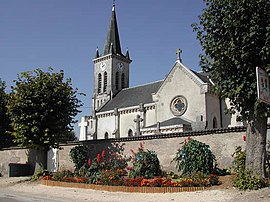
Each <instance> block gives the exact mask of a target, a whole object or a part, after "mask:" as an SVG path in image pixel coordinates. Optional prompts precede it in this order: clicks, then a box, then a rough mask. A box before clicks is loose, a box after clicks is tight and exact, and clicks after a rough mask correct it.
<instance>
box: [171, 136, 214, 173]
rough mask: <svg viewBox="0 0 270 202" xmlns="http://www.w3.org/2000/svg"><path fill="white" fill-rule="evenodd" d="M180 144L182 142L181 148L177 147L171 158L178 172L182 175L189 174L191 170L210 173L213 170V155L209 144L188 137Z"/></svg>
mask: <svg viewBox="0 0 270 202" xmlns="http://www.w3.org/2000/svg"><path fill="white" fill-rule="evenodd" d="M181 144H183V146H182V148H180V149H178V151H177V152H176V156H175V157H174V159H173V161H175V162H176V168H177V169H178V171H179V172H182V174H183V175H190V174H192V173H193V172H202V173H204V174H210V173H211V172H212V171H213V169H214V162H215V156H214V154H212V152H211V150H210V148H209V145H206V144H205V143H202V142H199V141H198V140H194V139H189V140H188V141H185V142H184V143H181Z"/></svg>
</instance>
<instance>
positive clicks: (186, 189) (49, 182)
mask: <svg viewBox="0 0 270 202" xmlns="http://www.w3.org/2000/svg"><path fill="white" fill-rule="evenodd" d="M41 183H42V184H43V185H47V186H59V187H72V188H81V189H93V190H100V191H109V192H140V193H173V192H193V191H202V190H204V189H205V187H127V186H108V185H94V184H85V183H75V182H61V181H53V180H41Z"/></svg>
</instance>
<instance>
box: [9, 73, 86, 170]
mask: <svg viewBox="0 0 270 202" xmlns="http://www.w3.org/2000/svg"><path fill="white" fill-rule="evenodd" d="M15 83H16V86H15V87H12V92H11V93H10V99H9V101H8V105H7V107H8V114H9V116H10V118H11V121H12V123H11V125H12V127H13V132H12V135H14V137H15V142H16V143H18V144H19V145H20V146H26V147H30V148H34V149H37V159H36V170H37V169H40V168H46V153H47V152H46V151H48V150H49V149H50V148H58V147H59V143H62V142H65V141H66V140H69V137H70V135H67V134H68V133H70V132H71V131H72V128H73V126H72V124H73V123H75V121H74V117H75V116H76V115H77V113H78V112H79V110H78V107H80V106H81V102H80V100H78V98H77V97H76V96H77V95H78V93H77V89H74V88H73V87H72V86H71V80H70V79H66V80H64V72H63V70H61V71H60V72H59V73H56V72H53V69H52V68H49V69H48V72H44V71H42V70H41V69H36V70H34V71H28V72H23V73H21V74H20V75H18V79H17V80H16V81H15Z"/></svg>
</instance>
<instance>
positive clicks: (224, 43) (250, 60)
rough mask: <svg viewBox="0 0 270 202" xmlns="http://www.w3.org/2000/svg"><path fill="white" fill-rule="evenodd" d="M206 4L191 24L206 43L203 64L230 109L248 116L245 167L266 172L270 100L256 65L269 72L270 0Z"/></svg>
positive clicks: (211, 1)
mask: <svg viewBox="0 0 270 202" xmlns="http://www.w3.org/2000/svg"><path fill="white" fill-rule="evenodd" d="M204 2H205V3H206V8H205V9H204V10H203V13H202V14H201V15H200V16H199V23H198V24H193V28H194V31H196V32H197V38H198V39H199V40H200V43H201V45H202V49H203V52H204V53H203V54H202V55H201V66H202V68H203V71H205V72H208V73H209V76H210V78H211V80H212V81H213V82H214V83H215V85H214V88H215V90H216V92H217V93H218V94H219V95H220V96H221V97H222V98H228V99H229V101H230V109H229V112H231V113H235V112H236V111H238V112H240V116H239V118H240V119H242V120H243V121H248V127H247V146H246V167H247V168H249V169H251V171H252V172H253V173H254V174H255V173H259V174H260V175H261V177H265V158H264V155H265V153H264V151H265V146H266V141H265V140H266V130H267V117H269V115H270V113H269V112H270V107H269V105H267V104H265V103H263V102H261V101H260V100H259V99H258V98H257V97H258V96H257V85H256V70H255V69H256V67H260V68H262V69H263V70H266V71H267V72H268V74H270V48H269V47H270V2H269V0H238V1H235V0H225V1H224V0H204Z"/></svg>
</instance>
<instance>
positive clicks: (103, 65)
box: [99, 62, 106, 71]
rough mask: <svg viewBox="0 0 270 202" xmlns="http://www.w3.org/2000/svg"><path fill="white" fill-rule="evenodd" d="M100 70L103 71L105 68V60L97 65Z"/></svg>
mask: <svg viewBox="0 0 270 202" xmlns="http://www.w3.org/2000/svg"><path fill="white" fill-rule="evenodd" d="M99 68H100V70H101V71H104V70H105V69H106V63H105V62H102V63H101V64H100V66H99Z"/></svg>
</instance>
